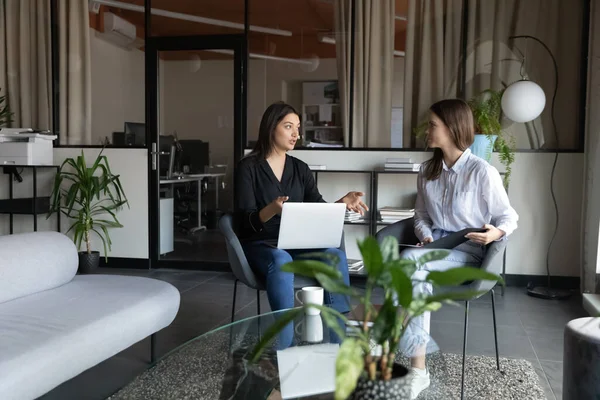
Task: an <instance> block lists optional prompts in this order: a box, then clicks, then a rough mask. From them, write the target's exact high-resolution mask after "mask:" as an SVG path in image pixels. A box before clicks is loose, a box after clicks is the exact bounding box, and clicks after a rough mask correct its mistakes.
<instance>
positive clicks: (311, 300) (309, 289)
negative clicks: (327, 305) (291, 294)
mask: <svg viewBox="0 0 600 400" xmlns="http://www.w3.org/2000/svg"><path fill="white" fill-rule="evenodd" d="M323 296H324V291H323V288H322V287H318V286H306V287H303V288H302V290H299V291H297V292H296V300H298V301H299V302H300V303H302V304H317V305H319V306H322V305H323ZM320 313H321V310H319V309H317V308H314V307H309V308H308V310H306V315H319V314H320Z"/></svg>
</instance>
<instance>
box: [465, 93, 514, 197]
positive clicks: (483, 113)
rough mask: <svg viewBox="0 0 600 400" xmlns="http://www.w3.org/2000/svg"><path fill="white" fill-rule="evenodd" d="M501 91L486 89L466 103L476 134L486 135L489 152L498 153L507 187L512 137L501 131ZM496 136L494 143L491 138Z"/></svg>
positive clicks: (510, 171)
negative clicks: (488, 142)
mask: <svg viewBox="0 0 600 400" xmlns="http://www.w3.org/2000/svg"><path fill="white" fill-rule="evenodd" d="M503 93H504V89H503V90H493V89H486V90H484V91H482V92H481V93H479V94H478V95H477V96H475V97H473V98H472V99H470V100H469V101H468V103H469V107H470V108H471V111H472V112H473V118H474V120H475V130H476V132H477V133H479V134H482V135H486V136H487V138H488V139H489V141H490V146H489V152H490V153H491V152H492V143H493V150H495V151H497V152H498V153H499V159H500V163H502V165H504V167H505V169H506V173H505V175H504V186H505V187H508V184H509V183H510V176H511V173H512V164H513V162H514V161H515V147H516V144H515V140H514V137H512V136H511V135H509V134H507V133H506V132H504V131H503V130H502V125H501V120H502V94H503ZM494 136H496V141H495V142H494V139H493V137H494Z"/></svg>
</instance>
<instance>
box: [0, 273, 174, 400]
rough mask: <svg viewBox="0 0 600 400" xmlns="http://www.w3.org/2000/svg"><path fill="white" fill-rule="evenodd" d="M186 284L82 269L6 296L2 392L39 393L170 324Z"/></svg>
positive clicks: (0, 340)
mask: <svg viewBox="0 0 600 400" xmlns="http://www.w3.org/2000/svg"><path fill="white" fill-rule="evenodd" d="M179 301H180V296H179V291H178V290H177V289H176V288H175V287H174V286H172V285H171V284H169V283H167V282H163V281H159V280H155V279H149V278H142V277H130V276H118V275H78V276H76V277H75V278H74V279H73V280H72V281H71V282H70V283H68V284H66V285H63V286H60V287H58V288H56V289H52V290H47V291H45V292H41V293H36V294H33V295H30V296H26V297H22V298H19V299H16V300H13V301H9V302H5V303H3V304H0V399H3V400H9V399H26V398H27V399H33V398H36V397H38V396H41V395H42V394H44V393H46V392H48V391H50V390H51V389H53V388H54V387H56V386H58V385H59V384H61V383H62V382H65V381H67V380H69V379H71V378H73V377H74V376H76V375H78V374H80V373H81V372H83V371H85V370H87V369H89V368H91V367H93V366H94V365H96V364H98V363H100V362H102V361H103V360H106V359H108V358H110V357H112V356H113V355H115V354H117V353H118V352H120V351H122V350H124V349H126V348H128V347H129V346H131V345H133V344H134V343H136V342H139V341H140V340H142V339H144V338H145V337H147V336H149V335H151V334H153V333H155V332H157V331H159V330H160V329H162V328H164V327H166V326H168V325H169V324H170V323H171V322H172V321H173V319H174V318H175V315H176V314H177V311H178V309H179Z"/></svg>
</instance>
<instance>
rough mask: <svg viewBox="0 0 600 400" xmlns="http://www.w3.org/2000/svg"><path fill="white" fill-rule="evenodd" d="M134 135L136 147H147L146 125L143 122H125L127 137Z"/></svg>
mask: <svg viewBox="0 0 600 400" xmlns="http://www.w3.org/2000/svg"><path fill="white" fill-rule="evenodd" d="M127 134H133V136H134V137H135V145H136V146H146V124H144V123H142V122H125V135H127Z"/></svg>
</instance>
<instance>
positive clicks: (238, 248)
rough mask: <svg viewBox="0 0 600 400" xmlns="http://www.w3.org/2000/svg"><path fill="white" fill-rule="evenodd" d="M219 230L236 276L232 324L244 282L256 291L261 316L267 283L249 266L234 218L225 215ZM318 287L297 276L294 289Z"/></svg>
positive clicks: (311, 281)
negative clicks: (261, 299) (263, 291)
mask: <svg viewBox="0 0 600 400" xmlns="http://www.w3.org/2000/svg"><path fill="white" fill-rule="evenodd" d="M219 230H220V231H221V233H222V234H223V235H224V236H225V241H226V243H227V257H228V258H229V264H230V265H231V271H232V272H233V275H234V276H235V283H234V285H233V305H232V306H231V322H233V320H234V317H235V299H236V295H237V283H238V281H240V282H242V283H243V284H244V285H246V286H248V287H250V288H252V289H255V290H256V305H257V308H256V312H257V315H258V314H260V291H261V290H267V289H266V287H265V282H263V281H262V280H261V279H260V278H259V277H258V276H256V274H255V273H254V271H252V268H250V264H248V260H247V259H246V255H245V254H244V249H243V248H242V245H241V243H240V241H239V239H238V237H237V235H236V234H235V232H234V230H233V224H232V216H231V214H225V215H223V216H222V217H221V218H220V219H219ZM343 239H344V238H343V237H342V246H340V248H341V249H342V250H343V249H344V240H343ZM315 285H318V283H317V281H315V280H314V279H310V278H306V277H304V276H299V275H296V276H295V277H294V289H302V288H303V287H305V286H315Z"/></svg>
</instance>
